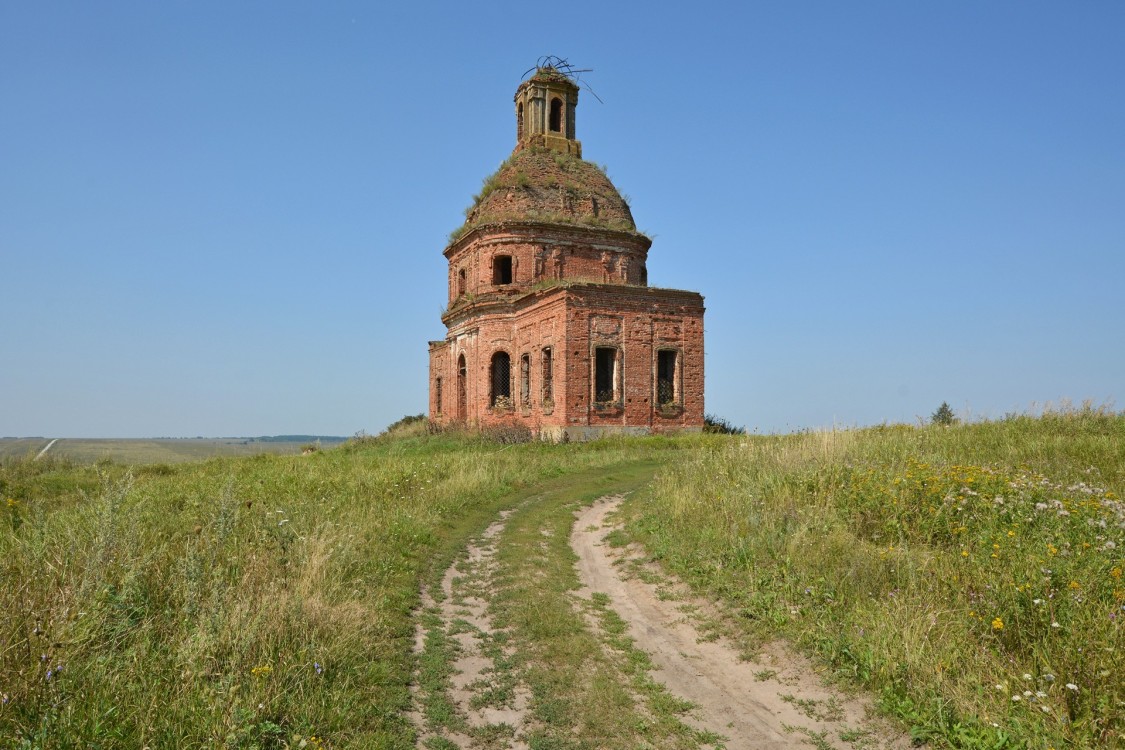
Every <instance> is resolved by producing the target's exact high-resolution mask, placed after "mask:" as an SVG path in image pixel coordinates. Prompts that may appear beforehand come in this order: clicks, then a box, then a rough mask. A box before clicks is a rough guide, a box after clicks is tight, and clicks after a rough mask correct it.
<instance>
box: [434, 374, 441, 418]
mask: <svg viewBox="0 0 1125 750" xmlns="http://www.w3.org/2000/svg"><path fill="white" fill-rule="evenodd" d="M441 401H442V392H441V378H434V414H435V415H436V416H439V417H440V416H441Z"/></svg>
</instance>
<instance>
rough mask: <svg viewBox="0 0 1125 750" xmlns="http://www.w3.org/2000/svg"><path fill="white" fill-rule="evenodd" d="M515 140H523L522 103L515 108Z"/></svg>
mask: <svg viewBox="0 0 1125 750" xmlns="http://www.w3.org/2000/svg"><path fill="white" fill-rule="evenodd" d="M516 140H517V141H522V140H523V102H520V103H519V105H518V106H517V107H516Z"/></svg>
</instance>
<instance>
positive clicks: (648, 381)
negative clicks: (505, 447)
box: [429, 66, 703, 440]
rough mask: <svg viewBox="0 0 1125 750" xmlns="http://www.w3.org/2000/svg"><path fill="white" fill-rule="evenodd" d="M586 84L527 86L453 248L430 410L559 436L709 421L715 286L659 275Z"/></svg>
mask: <svg viewBox="0 0 1125 750" xmlns="http://www.w3.org/2000/svg"><path fill="white" fill-rule="evenodd" d="M577 104H578V86H577V85H576V84H575V82H574V80H573V79H572V78H571V77H570V76H568V75H566V73H564V72H563V71H560V70H558V69H556V68H554V67H550V66H547V67H540V68H538V69H537V70H536V72H535V73H534V75H532V76H531V77H530V78H529V79H528V80H526V81H524V82H523V83H522V84H521V85H520V87H519V88H518V89H516V96H515V105H516V107H515V109H516V147H515V151H513V153H512V155H511V157H509V158H508V160H507V161H505V162H504V163H503V164H502V165H501V166H500V169H499V170H498V171H497V172H496V174H494V175H493V176H492V177H490V178H489V179H488V180H487V181H486V182H485V184H484V187H483V188H482V189H481V192H480V194H479V195H478V196H476V199H475V201H474V204H473V206H472V207H471V208H470V209H469V210H468V212H467V214H466V216H467V218H466V220H465V224H464V226H462V227H461V228H460V229H459V230H458V231H457V232H456V233H455V234H454V236H453V238H452V240H451V241H450V243H449V245H448V246H447V247H446V248H445V252H444V254H445V257H446V259H448V261H449V305H448V308H447V309H446V312H445V313H444V314H443V315H442V316H441V320H442V322H443V323H444V324H445V326H446V328H447V329H448V331H447V333H446V335H445V339H444V340H442V341H431V342H430V407H429V413H430V419H432V420H434V421H435V422H437V423H440V424H448V423H454V422H461V423H467V424H470V425H475V426H478V427H487V426H495V425H526V426H527V427H529V428H530V429H531V431H532V433H533V434H536V435H538V436H539V437H541V438H543V439H550V440H576V439H577V440H582V439H587V438H591V437H597V436H600V435H605V434H611V433H627V434H646V433H660V432H673V431H690V430H699V429H701V428H702V426H703V297H702V296H701V295H699V294H698V293H696V292H686V291H681V290H678V289H656V288H653V287H650V286H648V271H647V269H646V266H645V263H646V260H647V258H648V249H649V246H650V245H651V244H652V241H651V240H650V239H649V238H648V237H646V236H645V235H643V234H641V233H640V232H638V231H637V227H636V225H635V224H634V223H633V216H632V213H631V212H630V211H629V204H628V203H626V202H625V200H624V199H623V198H622V197H621V194H620V193H618V192H617V189H616V188H614V186H613V184H612V183H611V182H610V181H609V178H608V177H606V175H605V173H604V172H602V170H601V169H600V168H599V167H598V166H597V165H595V164H592V163H590V162H587V161H583V159H582V144H581V143H580V142H579V141H578V140H577V139H576V131H575V109H576V106H577Z"/></svg>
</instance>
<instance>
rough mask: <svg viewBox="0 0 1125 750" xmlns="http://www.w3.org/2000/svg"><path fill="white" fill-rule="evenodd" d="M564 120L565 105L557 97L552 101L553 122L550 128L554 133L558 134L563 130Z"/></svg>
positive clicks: (551, 121)
mask: <svg viewBox="0 0 1125 750" xmlns="http://www.w3.org/2000/svg"><path fill="white" fill-rule="evenodd" d="M562 118H563V103H562V99H560V98H558V97H557V96H556V97H555V98H554V99H552V100H551V120H550V128H551V132H552V133H558V132H560V131H561V130H562Z"/></svg>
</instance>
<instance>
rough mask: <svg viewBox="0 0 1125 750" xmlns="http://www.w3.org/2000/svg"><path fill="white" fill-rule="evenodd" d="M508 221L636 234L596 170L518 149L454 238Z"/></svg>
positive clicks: (556, 155) (553, 154)
mask: <svg viewBox="0 0 1125 750" xmlns="http://www.w3.org/2000/svg"><path fill="white" fill-rule="evenodd" d="M507 222H536V223H547V224H569V225H578V226H587V227H596V228H600V229H610V230H615V231H619V232H629V233H636V231H637V227H636V224H634V223H633V214H632V212H631V211H630V210H629V204H628V203H626V202H625V199H624V198H622V197H621V193H619V192H617V188H615V187H614V186H613V183H612V182H610V180H609V178H608V177H607V176H606V174H605V172H604V171H602V169H601V168H600V167H598V166H597V165H595V164H591V163H590V162H587V161H583V160H582V159H581V158H580V157H577V156H574V155H573V154H566V153H560V152H558V151H554V150H551V149H546V148H534V147H532V148H523V149H520V150H517V151H516V152H515V153H514V154H512V156H511V158H509V159H508V160H507V161H506V162H504V163H503V164H502V165H500V169H499V170H497V171H496V173H495V174H493V175H492V176H491V177H489V178H488V179H487V180H485V181H484V187H482V188H481V191H480V193H479V194H477V195H476V196H475V197H474V200H473V205H472V206H470V207H469V208H468V209H467V210H466V211H465V224H464V225H463V226H462V227H461V228H460V229H459V230H458V231H457V232H455V233H454V239H456V238H457V237H460V236H461V235H463V234H465V233H466V232H469V231H471V230H472V229H475V228H476V227H479V226H483V225H486V224H502V223H507Z"/></svg>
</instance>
